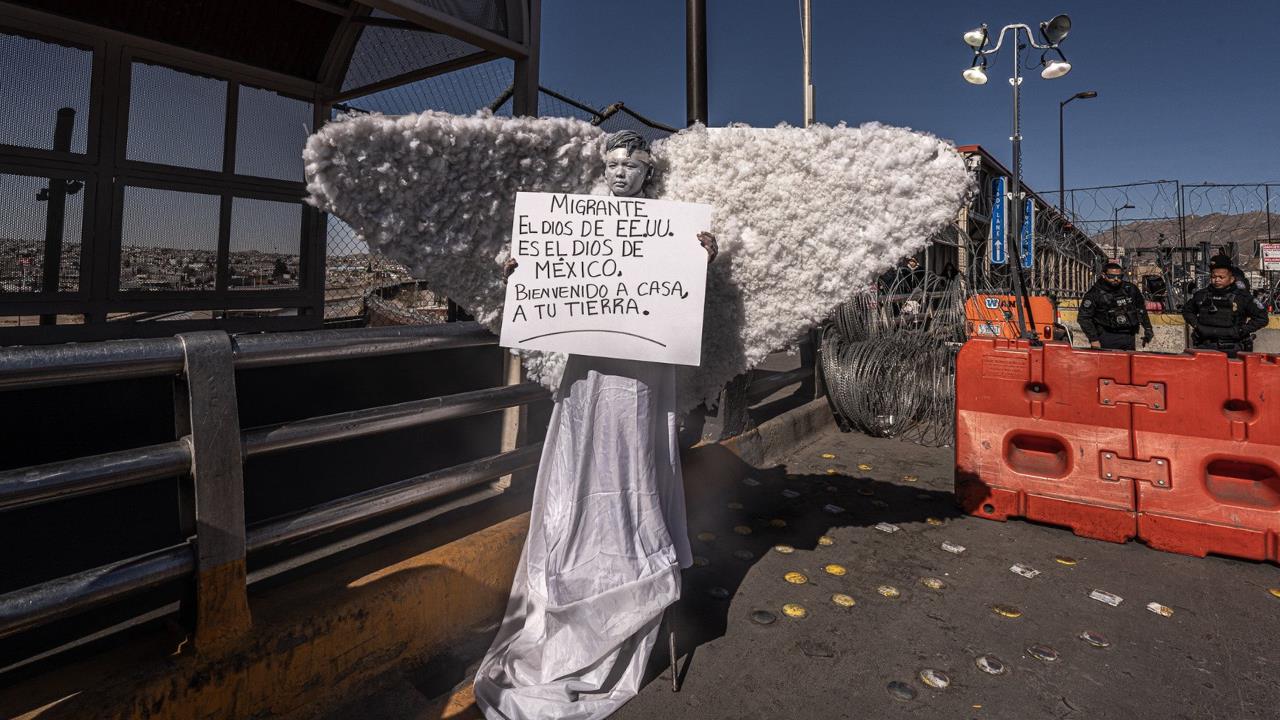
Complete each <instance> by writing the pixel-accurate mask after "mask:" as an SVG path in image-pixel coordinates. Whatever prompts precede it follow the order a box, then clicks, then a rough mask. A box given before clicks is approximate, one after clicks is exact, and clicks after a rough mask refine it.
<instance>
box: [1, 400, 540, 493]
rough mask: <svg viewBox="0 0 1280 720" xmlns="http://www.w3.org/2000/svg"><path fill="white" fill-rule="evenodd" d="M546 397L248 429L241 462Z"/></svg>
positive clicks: (437, 403) (428, 405)
mask: <svg viewBox="0 0 1280 720" xmlns="http://www.w3.org/2000/svg"><path fill="white" fill-rule="evenodd" d="M550 396H551V393H550V391H548V390H547V389H546V388H545V387H543V386H541V385H538V384H536V383H521V384H519V385H511V386H508V387H495V388H483V389H481V390H472V391H470V392H464V393H458V394H456V395H444V396H441V397H433V398H426V399H425V400H412V401H410V402H403V403H397V404H395V405H385V406H381V407H375V408H368V409H366V410H353V411H351V412H344V413H336V414H333V415H325V416H322V417H315V418H308V419H306V420H298V421H295V422H287V423H281V424H279V425H272V426H269V427H262V428H254V429H252V430H247V431H245V433H244V454H245V457H257V456H259V455H268V454H270V453H276V452H283V451H285V450H297V449H299V448H307V447H313V446H316V445H324V444H327V443H332V442H338V441H340V440H350V439H353V438H359V437H366V436H369V435H376V434H379V433H386V432H393V431H396V430H404V429H405V428H411V427H418V426H420V425H427V424H430V423H434V422H439V421H441V420H452V419H454V418H461V417H470V416H472V415H479V414H482V413H488V412H495V411H497V410H502V409H503V408H508V407H512V406H518V405H524V404H526V403H530V402H536V401H538V400H545V399H547V398H549V397H550ZM0 477H2V476H0Z"/></svg>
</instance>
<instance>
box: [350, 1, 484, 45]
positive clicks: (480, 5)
mask: <svg viewBox="0 0 1280 720" xmlns="http://www.w3.org/2000/svg"><path fill="white" fill-rule="evenodd" d="M410 2H412V3H413V4H414V5H421V6H422V7H424V8H428V9H431V10H439V11H440V12H442V13H446V14H448V15H452V16H453V17H456V18H458V19H459V20H462V21H463V22H468V23H471V24H472V25H475V26H476V27H479V28H483V29H485V30H489V31H491V32H494V33H496V34H498V35H503V36H505V35H506V34H507V13H506V9H505V8H506V3H505V2H502V0H410ZM375 14H377V13H375Z"/></svg>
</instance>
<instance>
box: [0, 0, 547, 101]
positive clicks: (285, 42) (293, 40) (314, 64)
mask: <svg viewBox="0 0 1280 720" xmlns="http://www.w3.org/2000/svg"><path fill="white" fill-rule="evenodd" d="M6 4H7V5H10V6H12V7H18V8H28V9H30V10H34V11H38V12H39V13H47V14H51V15H56V16H60V17H61V18H65V19H68V20H72V21H75V22H76V23H77V24H83V30H84V32H85V34H89V35H99V36H101V35H102V34H103V33H109V34H121V35H126V36H129V37H130V38H131V39H132V40H134V41H135V43H134V44H136V41H138V40H142V41H145V42H149V43H154V44H158V45H163V46H165V47H166V49H170V50H172V49H180V50H182V51H184V52H185V53H186V54H188V55H192V56H204V58H203V59H204V61H205V62H203V63H202V64H203V65H205V66H206V67H208V68H209V69H210V70H222V71H227V70H231V71H234V72H236V74H237V75H241V76H257V77H259V78H261V79H262V80H263V81H264V83H265V84H268V85H270V86H272V87H273V89H278V90H282V91H286V92H292V93H294V94H297V95H304V96H307V97H310V98H312V99H313V100H314V101H315V102H316V103H317V104H318V105H327V104H330V103H333V102H338V101H342V100H346V99H350V98H355V97H360V96H362V95H367V94H370V93H373V92H377V91H379V90H385V89H387V88H391V87H396V86H398V85H402V84H405V83H409V82H413V81H416V80H421V79H423V78H427V77H431V76H433V75H439V74H442V73H446V72H451V71H454V70H459V69H462V68H465V67H468V66H471V65H476V64H479V63H482V62H487V61H489V60H494V59H497V58H508V59H511V60H514V61H515V71H516V72H515V87H514V88H513V91H514V95H515V101H516V107H515V108H514V109H515V111H516V114H522V115H531V114H536V112H537V109H536V102H537V56H538V52H537V46H538V43H537V37H538V17H539V11H540V4H541V3H540V0H361V1H360V2H354V1H352V0H166V1H165V2H156V1H155V0H114V1H113V2H102V0H9V1H8V2H6V3H0V5H6ZM192 59H196V58H194V57H193V58H192Z"/></svg>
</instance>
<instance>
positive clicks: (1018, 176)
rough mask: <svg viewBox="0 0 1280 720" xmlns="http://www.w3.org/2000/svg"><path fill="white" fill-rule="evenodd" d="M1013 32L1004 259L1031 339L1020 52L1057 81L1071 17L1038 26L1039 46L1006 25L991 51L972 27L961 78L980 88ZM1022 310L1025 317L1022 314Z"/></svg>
mask: <svg viewBox="0 0 1280 720" xmlns="http://www.w3.org/2000/svg"><path fill="white" fill-rule="evenodd" d="M1010 30H1012V31H1013V77H1011V78H1009V84H1010V85H1012V86H1013V136H1012V137H1011V138H1010V140H1011V141H1012V143H1013V177H1012V178H1011V180H1012V183H1011V184H1012V188H1011V189H1010V192H1009V199H1010V201H1011V202H1010V205H1012V206H1013V207H1012V208H1011V213H1010V220H1012V223H1011V224H1010V232H1008V233H1006V238H1005V239H1006V241H1007V243H1008V246H1009V248H1008V253H1007V255H1006V257H1008V258H1009V260H1008V261H1009V262H1011V263H1012V264H1013V277H1014V290H1015V292H1016V294H1017V296H1018V300H1019V302H1018V303H1017V304H1016V305H1017V310H1018V330H1019V331H1020V332H1021V334H1022V335H1023V336H1024V337H1027V338H1033V337H1034V330H1032V331H1028V327H1029V326H1030V327H1034V324H1035V319H1034V318H1033V317H1032V316H1031V301H1030V300H1029V299H1028V298H1027V290H1026V284H1025V280H1024V278H1023V275H1022V263H1021V261H1020V258H1021V254H1020V253H1019V252H1018V240H1019V236H1020V235H1021V233H1022V202H1023V197H1022V133H1021V122H1022V113H1021V110H1020V108H1019V104H1018V103H1019V90H1020V89H1021V87H1022V63H1021V57H1020V51H1021V50H1022V49H1023V48H1025V47H1027V46H1030V47H1032V48H1035V49H1037V50H1043V51H1044V52H1043V53H1041V55H1040V64H1041V66H1043V68H1044V69H1042V70H1041V71H1040V77H1042V78H1044V79H1046V80H1053V79H1054V78H1060V77H1062V76H1063V75H1066V74H1067V73H1069V72H1071V63H1069V62H1067V58H1066V56H1065V55H1063V54H1062V50H1061V49H1059V48H1058V44H1059V43H1061V42H1062V40H1063V39H1064V38H1066V37H1067V33H1068V32H1069V31H1070V30H1071V18H1069V17H1067V16H1066V15H1057V16H1055V17H1054V18H1053V19H1052V20H1049V21H1048V22H1042V23H1040V36H1041V37H1042V38H1043V39H1044V44H1043V45H1041V44H1040V43H1037V42H1036V41H1035V37H1034V36H1033V34H1032V32H1031V28H1030V27H1028V26H1027V25H1025V24H1022V23H1015V24H1013V25H1005V26H1004V27H1003V28H1001V30H1000V35H999V37H998V39H997V40H996V46H995V47H994V48H991V49H989V50H988V49H985V48H986V47H987V44H988V42H990V36H989V34H988V32H987V26H986V25H983V26H982V27H979V28H975V29H973V30H970V31H969V32H966V33H965V34H964V42H965V44H966V45H968V46H969V47H971V48H973V63H972V64H971V65H970V66H969V68H968V69H967V70H965V71H964V72H963V73H962V75H963V76H964V79H965V80H966V81H968V82H969V83H972V84H974V85H983V84H986V82H987V71H986V70H987V56H989V55H995V54H996V53H998V52H1000V48H1001V46H1003V45H1004V36H1005V33H1007V32H1009V31H1010ZM1018 33H1024V34H1025V35H1026V42H1027V45H1022V44H1021V41H1020V40H1019V38H1018ZM1050 54H1054V55H1057V57H1056V59H1050V58H1049V56H1050ZM1024 309H1025V315H1024Z"/></svg>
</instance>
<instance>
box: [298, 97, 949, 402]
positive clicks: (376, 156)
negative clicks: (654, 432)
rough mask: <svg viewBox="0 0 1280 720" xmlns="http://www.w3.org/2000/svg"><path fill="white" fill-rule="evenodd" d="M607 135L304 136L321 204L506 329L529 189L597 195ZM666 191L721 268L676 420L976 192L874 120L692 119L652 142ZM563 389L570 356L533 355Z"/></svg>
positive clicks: (360, 132) (496, 121) (493, 130)
mask: <svg viewBox="0 0 1280 720" xmlns="http://www.w3.org/2000/svg"><path fill="white" fill-rule="evenodd" d="M602 139H603V133H602V132H601V131H600V129H599V128H597V127H594V126H592V125H590V124H588V123H585V122H582V121H579V120H572V119H567V118H502V117H494V116H492V115H488V114H483V113H482V114H477V115H474V116H469V117H463V116H457V115H451V114H448V113H441V112H432V111H428V112H425V113H422V114H420V115H407V116H403V117H395V118H392V117H383V116H380V115H366V116H356V117H350V118H346V119H343V120H340V121H337V122H333V123H329V124H328V125H326V126H325V127H324V128H323V129H321V130H320V131H319V132H317V133H316V134H314V135H313V136H312V137H311V139H310V140H309V141H308V143H307V148H306V151H305V153H304V158H305V160H306V163H307V180H308V185H307V189H308V190H309V191H310V193H311V202H312V203H313V204H315V205H316V206H317V207H319V208H321V209H322V210H325V211H327V212H331V213H333V214H335V215H337V216H338V217H340V218H342V219H343V220H345V221H346V222H347V223H349V224H350V225H351V226H352V227H353V228H354V229H355V230H356V231H357V232H358V233H359V234H360V236H361V237H363V238H364V239H365V241H366V242H368V243H369V246H370V248H372V249H373V250H374V251H376V252H379V253H382V254H384V255H387V256H388V257H390V258H392V259H394V260H396V261H398V262H400V263H402V264H404V265H405V266H406V267H408V268H409V270H410V271H411V272H413V273H414V276H415V277H420V278H422V279H424V280H426V281H427V282H428V283H429V284H430V285H431V287H432V288H433V289H436V290H438V291H440V292H443V293H445V294H446V295H448V296H449V297H451V298H453V299H454V300H455V301H457V302H459V303H460V304H461V305H463V306H464V307H466V308H467V309H468V310H469V311H470V312H471V313H472V314H473V315H475V317H476V319H477V320H479V321H480V322H481V323H483V324H485V325H486V326H487V327H489V328H490V329H491V330H493V331H494V332H497V331H498V329H499V325H500V323H501V312H502V306H503V295H504V287H503V284H502V279H501V273H500V268H499V266H500V264H501V262H502V261H503V260H505V259H506V257H507V256H508V254H509V245H510V235H511V222H512V216H513V213H514V199H515V194H516V192H517V191H520V190H527V191H542V192H571V193H585V192H591V191H593V190H596V191H599V190H600V187H599V185H600V182H599V181H600V176H601V173H600V169H601V163H600V160H601V147H602V146H601V142H602ZM654 155H655V157H656V158H657V164H658V170H659V178H658V180H657V181H656V184H655V185H654V186H653V187H651V188H650V192H649V193H648V194H650V195H651V196H654V197H662V198H666V199H673V200H684V201H690V202H705V203H709V204H711V205H712V206H713V207H714V208H715V216H714V217H715V219H714V227H713V230H714V232H715V233H716V234H717V236H718V238H719V241H720V248H721V255H722V257H721V259H719V260H717V261H716V262H715V263H713V264H712V265H711V267H710V275H709V277H708V287H707V310H706V319H705V321H704V332H703V346H702V348H703V349H702V357H703V364H702V367H700V368H681V393H680V406H681V409H682V410H684V409H688V408H691V407H693V406H694V405H696V404H697V403H698V402H699V401H702V400H710V401H714V400H715V398H716V394H717V393H718V391H719V388H720V387H721V386H722V385H723V384H724V383H725V382H727V381H728V380H729V379H730V378H732V377H734V376H735V375H737V374H739V373H742V372H745V371H747V370H749V369H751V368H752V367H754V366H755V365H757V364H759V362H760V361H761V360H763V359H764V357H765V356H767V355H768V354H769V353H770V352H772V351H774V350H777V349H779V348H781V347H783V346H785V345H786V344H788V343H790V342H792V341H794V340H795V339H796V338H797V337H798V336H799V335H800V334H801V333H803V332H804V331H805V330H806V329H808V328H810V327H812V326H813V325H814V324H815V323H817V322H819V321H820V320H821V319H822V318H824V317H825V316H826V315H827V314H828V313H829V312H830V311H831V310H832V309H833V308H834V307H835V306H836V305H837V304H839V303H840V302H841V301H842V300H844V299H846V298H847V297H848V296H849V295H851V294H852V293H853V292H854V291H855V290H856V289H857V288H859V287H860V286H862V285H865V284H866V283H867V282H869V281H870V279H871V278H872V277H873V276H874V275H875V274H876V273H877V272H880V271H882V270H884V269H885V268H887V267H889V266H890V265H892V264H893V262H895V261H896V260H898V259H899V258H901V257H903V256H905V255H908V254H911V253H914V252H915V251H917V250H919V249H920V248H921V247H922V246H923V245H924V243H925V241H926V239H927V238H928V236H929V235H930V234H931V233H932V232H934V231H935V230H937V229H939V228H941V227H942V226H943V225H945V224H946V223H947V222H948V221H950V220H952V219H954V217H955V213H956V211H957V209H958V208H959V207H960V203H961V200H962V198H963V197H964V194H965V192H966V191H967V189H968V184H969V175H968V173H967V171H966V170H965V167H964V163H963V161H962V160H961V158H960V156H959V154H957V153H955V152H954V151H953V150H952V149H951V148H950V146H948V145H947V144H945V143H943V142H942V141H940V140H938V139H937V138H934V137H933V136H930V135H926V134H923V133H916V132H912V131H909V130H903V129H898V128H891V127H886V126H883V125H877V124H869V125H864V126H862V127H860V128H848V127H844V126H837V127H824V126H816V127H812V128H807V129H800V128H786V127H780V128H773V129H759V128H747V127H731V128H725V129H715V130H708V129H706V128H704V127H701V126H696V127H694V128H690V129H689V130H685V131H683V132H680V133H677V134H676V135H673V136H672V137H670V138H667V139H666V140H663V141H661V142H659V143H658V144H657V145H656V146H655V148H654ZM525 365H526V367H527V368H528V370H529V374H530V377H531V378H533V379H535V380H539V381H541V382H543V383H545V384H547V385H549V386H551V387H554V386H555V385H556V384H557V383H558V381H559V376H560V370H561V369H562V367H563V356H559V355H555V354H541V353H528V354H526V356H525Z"/></svg>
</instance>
